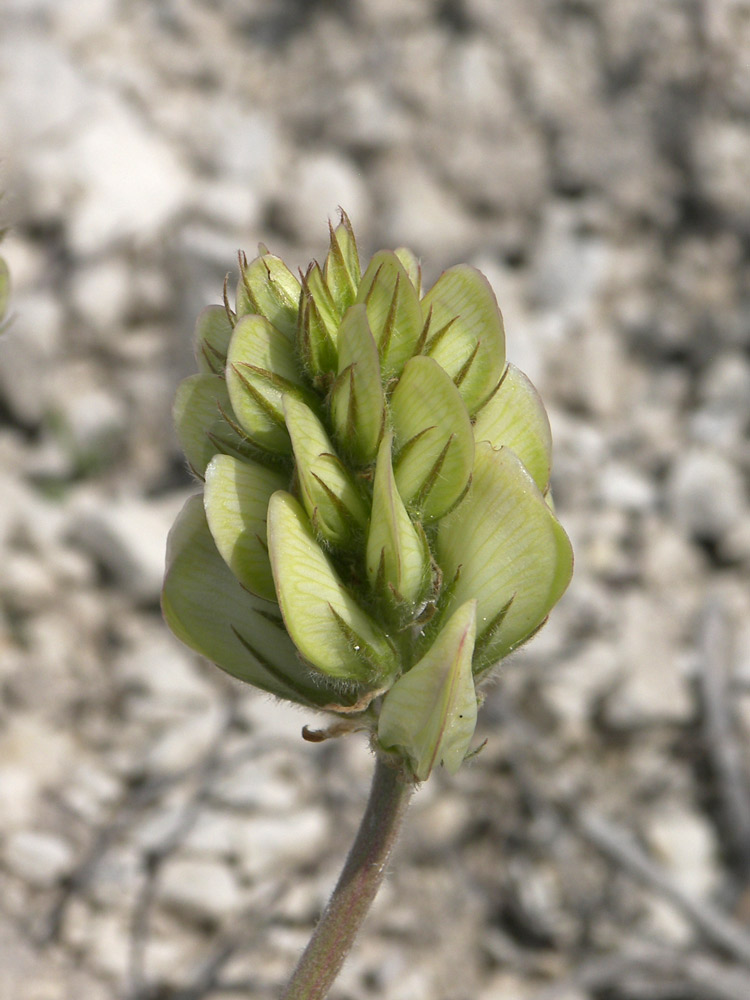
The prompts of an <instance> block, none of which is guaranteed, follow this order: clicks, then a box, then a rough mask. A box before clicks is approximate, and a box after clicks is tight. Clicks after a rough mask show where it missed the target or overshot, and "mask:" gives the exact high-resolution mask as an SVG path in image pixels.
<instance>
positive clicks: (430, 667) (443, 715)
mask: <svg viewBox="0 0 750 1000" xmlns="http://www.w3.org/2000/svg"><path fill="white" fill-rule="evenodd" d="M476 608H477V602H476V601H475V600H470V601H467V602H466V603H465V604H464V605H462V606H461V607H460V608H458V610H457V611H456V612H455V613H454V614H453V616H452V617H451V618H450V620H449V621H448V622H447V623H446V625H445V626H444V628H443V629H442V631H441V632H440V633H439V635H438V636H437V638H436V640H435V642H434V643H433V645H432V646H431V647H430V649H429V650H428V651H427V653H426V654H425V655H424V656H423V657H422V659H421V660H420V661H419V662H418V663H417V664H415V665H414V666H413V667H412V668H411V670H409V672H408V673H406V674H403V675H402V676H401V677H399V679H398V680H397V681H396V683H395V684H394V685H393V687H392V688H391V689H390V691H389V692H388V693H387V694H386V696H385V698H384V699H383V706H382V708H381V710H380V721H379V724H378V739H379V740H380V743H381V745H382V746H383V747H384V748H385V749H387V750H394V749H398V750H401V751H402V752H403V753H405V754H406V755H407V757H408V758H409V760H410V762H411V766H412V769H413V771H414V776H415V777H416V778H417V780H419V781H425V780H426V779H427V778H428V777H429V775H430V772H431V771H432V769H433V767H434V766H435V765H436V764H437V763H442V764H443V766H444V767H445V768H446V770H447V771H449V772H450V773H451V774H455V773H456V771H457V770H458V769H459V767H460V766H461V764H462V763H463V761H464V758H465V757H466V754H467V752H468V750H469V744H470V743H471V738H472V736H473V735H474V729H475V728H476V723H477V696H476V692H475V690H474V680H473V676H472V671H471V660H472V654H473V652H474V637H475V629H476Z"/></svg>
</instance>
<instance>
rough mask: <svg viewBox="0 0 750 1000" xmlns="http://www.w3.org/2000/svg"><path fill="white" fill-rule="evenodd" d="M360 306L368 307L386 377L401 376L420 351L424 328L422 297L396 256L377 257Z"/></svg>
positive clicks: (368, 273)
mask: <svg viewBox="0 0 750 1000" xmlns="http://www.w3.org/2000/svg"><path fill="white" fill-rule="evenodd" d="M357 302H364V303H365V305H366V306H367V319H368V322H369V324H370V329H371V330H372V335H373V337H374V338H375V343H376V344H377V345H378V351H379V353H380V360H381V365H382V369H383V374H384V376H385V377H386V378H388V377H390V376H392V375H398V373H399V372H400V371H401V370H402V369H403V367H404V365H405V364H406V362H407V361H408V360H409V358H410V357H411V356H412V354H413V353H414V351H415V349H416V346H417V343H418V341H419V336H420V334H421V332H422V325H423V324H422V310H421V309H420V306H419V296H418V295H417V292H416V289H415V288H414V285H413V284H412V282H411V280H410V278H409V275H408V274H407V272H406V270H405V269H404V266H403V264H402V263H401V261H400V260H399V259H398V257H397V256H396V255H395V253H393V252H392V251H390V250H381V251H379V253H376V254H375V256H374V257H373V258H372V260H371V261H370V264H369V266H368V268H367V270H366V271H365V273H364V274H363V275H362V282H361V284H360V286H359V289H358V291H357Z"/></svg>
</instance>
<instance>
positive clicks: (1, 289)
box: [0, 257, 10, 326]
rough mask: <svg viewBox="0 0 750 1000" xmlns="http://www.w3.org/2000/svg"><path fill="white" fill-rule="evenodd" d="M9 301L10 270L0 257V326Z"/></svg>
mask: <svg viewBox="0 0 750 1000" xmlns="http://www.w3.org/2000/svg"><path fill="white" fill-rule="evenodd" d="M9 302H10V270H9V268H8V265H7V263H6V261H5V260H4V259H3V258H2V257H0V326H1V325H2V323H3V320H4V319H5V314H6V312H7V311H8V303H9Z"/></svg>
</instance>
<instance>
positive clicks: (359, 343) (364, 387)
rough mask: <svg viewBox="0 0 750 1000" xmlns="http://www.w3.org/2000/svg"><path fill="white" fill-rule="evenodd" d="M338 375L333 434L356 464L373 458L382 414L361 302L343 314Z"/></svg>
mask: <svg viewBox="0 0 750 1000" xmlns="http://www.w3.org/2000/svg"><path fill="white" fill-rule="evenodd" d="M338 355H339V364H338V378H337V379H336V382H335V383H334V386H333V390H332V393H331V419H332V421H333V426H334V429H335V431H336V438H337V440H338V441H339V442H340V443H341V446H342V447H343V449H344V450H345V451H346V452H347V454H349V455H350V456H351V457H352V458H353V459H354V460H355V462H357V464H359V465H367V464H369V463H370V462H372V461H373V459H374V458H375V456H376V454H377V451H378V442H379V441H380V436H381V433H382V430H383V420H384V418H385V395H384V393H383V383H382V381H381V377H380V359H379V357H378V348H377V346H376V344H375V340H374V339H373V336H372V333H371V332H370V326H369V324H368V322H367V310H366V308H365V306H364V305H363V304H360V305H355V306H352V307H351V309H349V310H348V311H347V313H346V315H345V316H344V319H343V321H342V323H341V327H340V329H339V337H338Z"/></svg>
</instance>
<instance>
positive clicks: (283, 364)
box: [227, 316, 302, 454]
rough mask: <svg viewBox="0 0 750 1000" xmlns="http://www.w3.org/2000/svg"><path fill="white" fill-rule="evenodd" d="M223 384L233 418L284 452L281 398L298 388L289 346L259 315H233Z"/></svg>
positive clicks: (250, 434)
mask: <svg viewBox="0 0 750 1000" xmlns="http://www.w3.org/2000/svg"><path fill="white" fill-rule="evenodd" d="M227 387H228V389H229V398H230V399H231V400H232V408H233V409H234V412H235V413H236V415H237V420H238V422H239V424H240V425H241V427H242V428H243V430H244V431H245V432H246V433H247V435H248V437H249V438H250V439H251V440H252V441H254V442H255V443H256V444H258V445H259V446H260V447H261V448H265V449H266V450H267V451H271V452H276V453H278V454H289V453H290V452H291V450H292V444H291V441H290V440H289V435H288V434H287V431H286V427H285V426H284V413H283V408H282V402H281V401H282V397H283V395H284V393H285V392H289V391H290V390H293V389H295V388H298V389H299V390H300V391H301V390H302V380H301V377H300V374H299V371H298V369H297V360H296V358H295V354H294V346H293V345H292V344H291V343H290V342H289V341H288V340H287V339H286V337H284V336H283V335H282V334H281V333H279V331H278V330H277V329H276V327H274V326H272V325H271V323H269V322H268V320H266V319H263V317H262V316H245V317H244V318H243V319H241V320H238V322H237V325H236V326H235V328H234V334H233V335H232V339H231V341H230V344H229V354H228V355H227Z"/></svg>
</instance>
